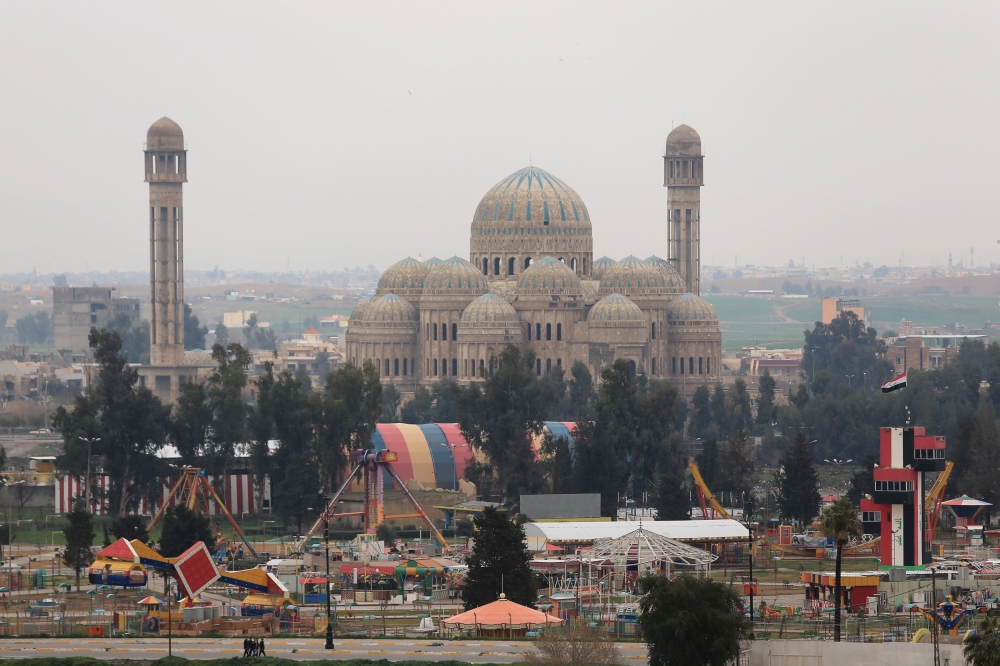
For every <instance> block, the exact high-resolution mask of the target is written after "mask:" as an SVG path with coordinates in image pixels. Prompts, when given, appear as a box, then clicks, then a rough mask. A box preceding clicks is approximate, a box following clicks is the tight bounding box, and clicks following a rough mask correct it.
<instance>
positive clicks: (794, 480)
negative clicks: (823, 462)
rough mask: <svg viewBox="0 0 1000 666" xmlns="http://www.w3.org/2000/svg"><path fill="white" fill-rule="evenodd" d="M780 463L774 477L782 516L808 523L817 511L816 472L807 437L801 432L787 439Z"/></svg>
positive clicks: (817, 484) (817, 483) (817, 481)
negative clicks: (779, 468)
mask: <svg viewBox="0 0 1000 666" xmlns="http://www.w3.org/2000/svg"><path fill="white" fill-rule="evenodd" d="M781 465H782V467H781V471H780V472H778V474H777V475H776V477H775V481H776V482H777V486H778V507H779V509H780V510H781V515H782V516H784V517H785V518H790V519H792V520H796V521H798V523H799V524H800V525H808V524H809V523H811V522H812V519H813V518H815V517H816V516H817V515H818V514H819V503H820V495H819V475H818V474H817V473H816V468H815V467H813V457H812V451H810V450H809V439H808V438H807V437H806V436H805V435H804V434H803V433H802V432H795V433H794V434H793V435H792V436H791V437H789V438H786V444H785V458H784V459H783V460H782V461H781Z"/></svg>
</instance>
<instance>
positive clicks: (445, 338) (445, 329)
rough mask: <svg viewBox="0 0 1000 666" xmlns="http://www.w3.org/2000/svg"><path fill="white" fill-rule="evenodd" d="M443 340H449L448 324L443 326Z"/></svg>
mask: <svg viewBox="0 0 1000 666" xmlns="http://www.w3.org/2000/svg"><path fill="white" fill-rule="evenodd" d="M441 339H442V340H447V339H448V324H441Z"/></svg>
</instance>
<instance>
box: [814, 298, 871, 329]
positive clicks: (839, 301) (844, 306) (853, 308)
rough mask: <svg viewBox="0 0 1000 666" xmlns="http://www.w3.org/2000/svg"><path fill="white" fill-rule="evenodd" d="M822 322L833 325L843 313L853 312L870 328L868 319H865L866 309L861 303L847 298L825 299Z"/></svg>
mask: <svg viewBox="0 0 1000 666" xmlns="http://www.w3.org/2000/svg"><path fill="white" fill-rule="evenodd" d="M820 312H821V314H820V321H821V322H823V323H824V324H831V323H832V322H833V320H834V319H836V318H837V317H839V316H840V315H841V313H843V312H853V313H854V314H855V315H857V317H858V319H860V320H861V321H862V322H863V323H864V325H865V326H868V319H867V317H865V308H864V306H863V305H861V301H858V300H854V299H847V298H824V299H823V307H822V310H821V311H820Z"/></svg>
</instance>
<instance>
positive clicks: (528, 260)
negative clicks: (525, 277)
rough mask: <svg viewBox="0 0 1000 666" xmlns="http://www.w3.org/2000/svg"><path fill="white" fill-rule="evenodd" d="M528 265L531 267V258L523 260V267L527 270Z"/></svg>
mask: <svg viewBox="0 0 1000 666" xmlns="http://www.w3.org/2000/svg"><path fill="white" fill-rule="evenodd" d="M530 265H531V257H525V258H524V267H525V268H527V267H528V266H530Z"/></svg>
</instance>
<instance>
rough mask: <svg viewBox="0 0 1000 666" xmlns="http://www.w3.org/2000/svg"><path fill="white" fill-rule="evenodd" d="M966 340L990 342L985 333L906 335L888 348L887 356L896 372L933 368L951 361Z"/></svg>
mask: <svg viewBox="0 0 1000 666" xmlns="http://www.w3.org/2000/svg"><path fill="white" fill-rule="evenodd" d="M966 340H981V341H982V342H983V344H989V338H988V337H987V336H985V335H906V336H899V337H898V338H896V339H895V341H894V342H893V343H892V345H891V346H890V347H889V348H888V349H887V350H886V358H888V359H889V362H890V363H892V367H893V368H894V369H895V370H896V372H903V371H904V370H933V369H935V368H940V367H942V366H943V365H945V364H946V363H951V361H952V360H953V359H954V358H955V357H956V356H958V350H959V349H960V348H961V347H962V343H963V342H964V341H966Z"/></svg>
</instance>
